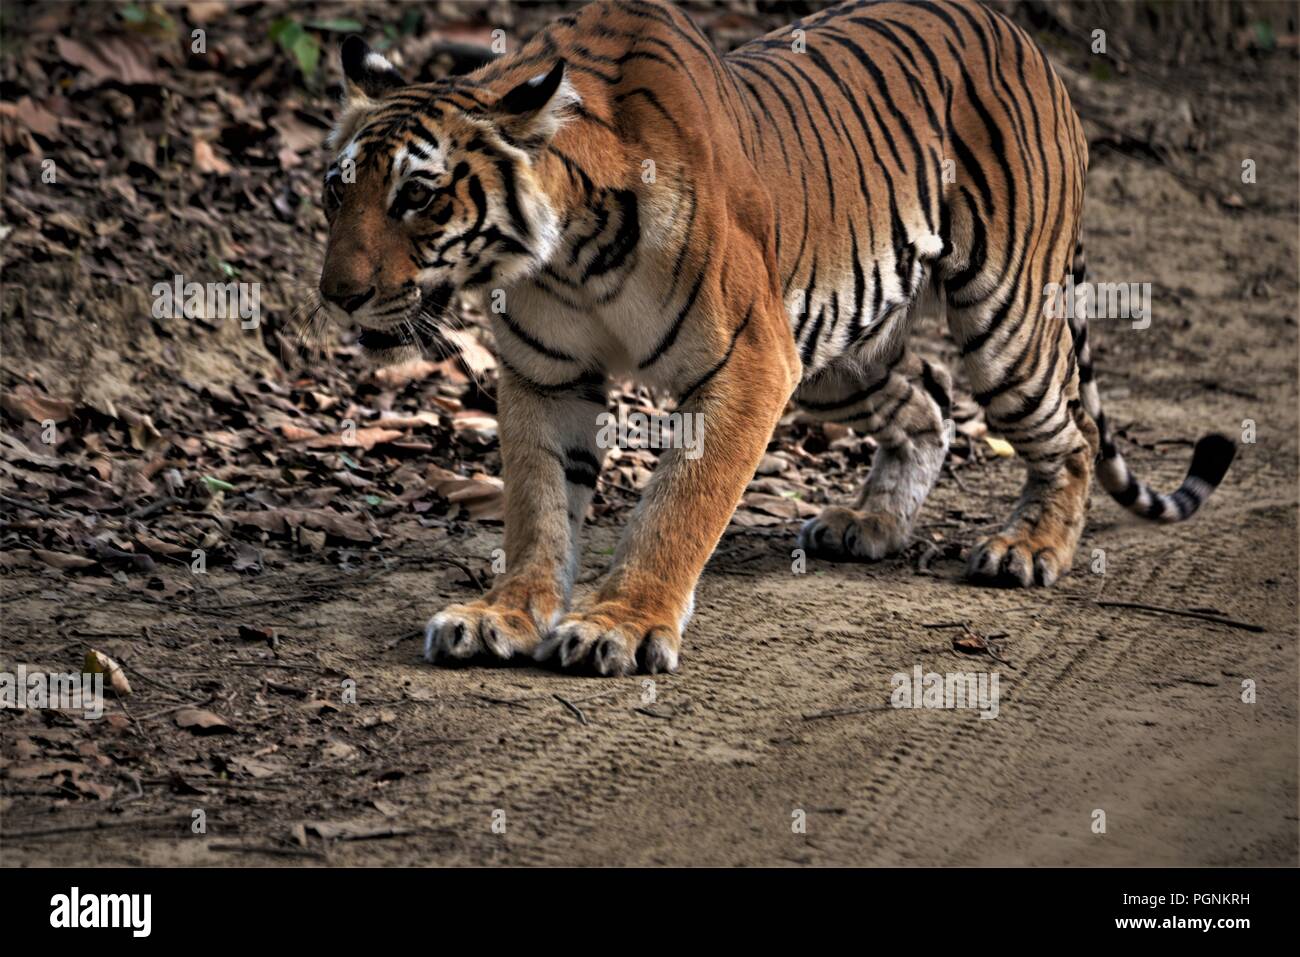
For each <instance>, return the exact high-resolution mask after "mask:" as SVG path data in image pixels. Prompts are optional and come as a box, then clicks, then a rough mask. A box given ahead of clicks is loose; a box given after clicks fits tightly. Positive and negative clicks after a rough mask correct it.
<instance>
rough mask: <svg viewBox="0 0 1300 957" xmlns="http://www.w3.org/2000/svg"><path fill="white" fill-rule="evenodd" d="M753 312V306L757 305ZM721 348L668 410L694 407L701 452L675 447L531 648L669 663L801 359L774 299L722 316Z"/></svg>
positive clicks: (649, 664) (564, 656)
mask: <svg viewBox="0 0 1300 957" xmlns="http://www.w3.org/2000/svg"><path fill="white" fill-rule="evenodd" d="M760 309H761V312H762V314H761V315H760V314H759V312H760ZM728 318H729V319H731V321H730V322H729V323H727V322H724V323H723V324H722V325H723V327H724V328H725V329H729V330H736V334H735V339H734V341H733V343H732V346H731V349H730V352H729V354H728V355H727V356H726V357H724V358H723V359H722V360H721V361H720V362H719V363H718V364H717V365H715V366H714V367H713V368H712V369H711V370H710V371H709V372H707V373H706V375H705V377H704V378H703V379H702V380H700V381H697V382H696V383H695V384H694V385H693V386H692V388H691V389H689V390H688V391H689V395H688V397H687V401H685V402H683V403H682V406H681V407H680V409H679V410H678V411H679V412H681V413H683V414H693V413H697V412H698V413H702V415H703V419H702V420H701V421H702V425H703V436H702V442H701V443H700V445H699V446H698V449H699V456H698V457H697V458H693V457H690V456H688V455H687V454H686V452H685V450H683V449H680V448H673V449H670V450H668V451H667V452H665V453H664V454H662V455H661V456H660V459H659V464H658V467H657V468H656V470H655V474H654V476H653V478H652V479H651V480H650V483H649V485H648V486H647V487H646V490H645V492H644V493H643V495H642V498H641V501H640V503H638V505H637V508H636V510H635V512H634V513H633V516H632V520H631V522H630V524H629V526H628V528H627V530H626V531H625V533H624V535H623V538H622V541H621V542H620V544H619V547H618V550H617V552H616V553H615V556H614V563H613V567H612V568H611V570H610V572H609V573H608V575H607V576H606V578H605V579H604V581H603V582H602V584H601V585H600V587H599V588H598V589H597V591H596V592H595V594H594V595H593V596H591V597H590V598H589V599H587V600H586V601H584V602H583V603H582V604H581V605H580V606H579V607H578V608H576V609H575V610H574V611H573V612H572V613H571V614H569V615H568V616H566V617H565V618H564V620H563V621H561V622H560V624H559V626H558V627H557V628H556V629H555V630H554V632H553V633H552V634H551V635H550V636H549V637H548V638H547V639H546V640H545V641H543V642H542V643H541V644H540V645H539V646H538V648H537V651H536V653H535V657H537V658H538V659H539V660H540V659H545V658H548V657H550V656H551V655H557V656H558V657H559V661H560V664H561V665H562V666H563V667H565V668H583V669H587V668H594V670H595V671H596V672H597V673H599V674H601V675H621V674H628V673H630V672H632V671H635V670H636V668H637V666H638V664H640V665H641V666H642V667H643V668H644V670H646V671H648V672H650V673H652V674H653V673H657V672H661V671H675V670H677V665H678V652H679V650H680V647H681V634H682V631H683V629H684V628H685V627H686V622H687V620H688V619H689V618H690V615H691V612H692V611H693V608H694V593H695V583H696V581H697V580H698V579H699V576H700V572H701V571H703V569H704V565H705V563H706V562H707V561H708V559H709V556H710V555H711V554H712V553H713V549H714V547H715V546H716V545H717V543H718V539H719V538H721V537H722V533H723V532H724V531H725V530H726V527H727V523H728V522H729V521H730V520H731V515H732V512H733V511H735V508H736V503H737V502H738V501H739V500H740V496H741V494H742V493H743V492H744V490H745V485H746V483H748V482H749V480H750V479H751V478H752V477H753V475H754V470H755V469H756V468H757V467H758V463H759V460H760V459H761V458H762V456H763V452H764V450H765V449H766V448H767V443H768V439H769V438H770V437H771V434H772V430H773V429H774V428H775V427H776V423H777V420H778V419H779V418H780V416H781V412H782V410H783V409H784V408H785V405H786V402H787V401H788V400H789V397H790V395H791V393H792V392H793V391H794V387H795V384H796V382H797V381H798V376H799V359H798V356H797V355H796V353H795V351H794V346H793V340H792V339H791V336H790V333H789V330H788V327H787V326H786V322H785V317H784V314H783V313H782V312H781V311H780V306H779V304H778V300H777V299H776V297H775V296H773V297H772V301H771V304H770V305H768V306H766V307H760V305H758V304H756V305H755V306H754V307H753V308H752V310H751V312H750V313H748V314H747V313H744V312H741V313H739V314H736V315H734V317H731V316H729V317H728Z"/></svg>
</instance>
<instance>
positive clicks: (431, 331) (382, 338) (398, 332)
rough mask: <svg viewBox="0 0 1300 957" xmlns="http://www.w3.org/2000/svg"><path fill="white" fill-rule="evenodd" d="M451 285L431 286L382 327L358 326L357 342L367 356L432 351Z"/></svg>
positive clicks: (438, 337)
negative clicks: (406, 309)
mask: <svg viewBox="0 0 1300 957" xmlns="http://www.w3.org/2000/svg"><path fill="white" fill-rule="evenodd" d="M455 291H456V290H455V289H454V288H453V287H451V286H449V285H442V286H435V287H433V288H432V289H430V290H428V291H426V292H425V293H424V294H423V295H421V296H420V299H419V301H418V302H417V303H416V304H415V306H414V308H413V309H412V310H411V312H410V313H409V314H408V315H406V316H405V317H403V318H401V319H398V320H397V321H395V322H393V323H392V324H391V325H388V326H387V327H385V328H383V329H376V328H373V327H371V326H362V327H361V330H360V332H359V333H358V334H357V344H358V345H360V346H361V348H362V349H363V350H364V351H365V352H366V353H367V354H368V355H370V356H374V357H393V356H396V355H400V354H404V353H407V352H410V351H419V352H436V351H437V349H438V346H439V345H440V344H441V342H442V341H443V339H444V336H443V328H444V327H445V326H446V325H447V324H448V323H447V321H446V319H445V315H446V312H447V309H448V307H449V306H450V304H451V299H452V296H453V295H454V294H455Z"/></svg>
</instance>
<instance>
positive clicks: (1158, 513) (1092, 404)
mask: <svg viewBox="0 0 1300 957" xmlns="http://www.w3.org/2000/svg"><path fill="white" fill-rule="evenodd" d="M1071 273H1072V275H1073V278H1074V282H1075V286H1076V287H1078V286H1079V285H1080V284H1081V283H1083V282H1084V281H1085V280H1086V279H1087V262H1086V260H1085V258H1084V254H1083V241H1082V239H1081V238H1080V240H1079V242H1078V243H1077V244H1076V245H1075V247H1074V260H1073V262H1072V263H1071ZM1082 312H1083V310H1081V309H1078V308H1075V309H1072V310H1070V311H1069V312H1068V313H1067V315H1068V316H1069V320H1068V321H1069V324H1070V333H1071V335H1072V336H1073V337H1074V352H1075V357H1076V358H1077V359H1078V363H1079V395H1080V398H1081V399H1082V401H1083V408H1084V411H1085V412H1087V413H1088V415H1089V416H1091V417H1092V419H1093V421H1094V422H1096V424H1097V431H1098V432H1099V433H1100V437H1101V446H1100V450H1099V451H1098V454H1097V480H1098V481H1099V482H1100V483H1101V487H1102V488H1104V489H1105V490H1106V491H1107V492H1109V493H1110V496H1111V498H1113V499H1114V500H1115V501H1116V502H1118V503H1119V504H1120V505H1122V506H1123V507H1124V508H1126V509H1128V510H1129V511H1130V512H1132V513H1133V514H1134V515H1137V516H1139V517H1141V518H1145V519H1148V520H1150V521H1153V522H1181V521H1183V520H1184V519H1188V518H1191V517H1192V515H1194V514H1195V513H1196V510H1197V509H1199V508H1200V507H1201V506H1202V505H1204V504H1205V502H1206V500H1207V499H1208V498H1209V497H1210V495H1212V494H1213V492H1214V490H1215V489H1216V488H1218V486H1219V483H1220V482H1222V481H1223V477H1224V475H1226V474H1227V472H1228V466H1230V465H1231V464H1232V460H1233V457H1234V456H1235V455H1236V454H1237V444H1236V443H1235V442H1233V441H1232V439H1230V438H1228V437H1227V436H1226V435H1219V434H1217V433H1211V434H1209V435H1205V436H1202V437H1201V438H1200V440H1199V441H1198V442H1197V443H1196V448H1195V449H1194V450H1193V452H1192V464H1191V466H1190V467H1189V468H1188V469H1187V477H1186V478H1184V479H1183V484H1182V485H1180V486H1179V487H1178V489H1177V491H1175V492H1173V493H1172V494H1165V493H1163V492H1157V491H1156V490H1155V489H1153V488H1152V487H1151V486H1149V485H1147V484H1146V483H1145V482H1142V481H1140V480H1139V479H1138V478H1137V477H1136V476H1135V475H1134V474H1133V473H1132V472H1131V471H1129V467H1128V465H1127V464H1125V462H1124V457H1123V456H1122V455H1120V452H1119V449H1118V448H1117V447H1116V445H1115V437H1114V435H1112V434H1111V430H1110V423H1109V422H1108V421H1107V420H1106V414H1105V413H1104V412H1103V411H1102V410H1101V396H1100V394H1099V393H1098V391H1097V382H1096V379H1095V378H1094V375H1093V366H1092V353H1091V350H1090V349H1089V348H1088V319H1087V317H1086V316H1085V315H1082V314H1081V313H1082Z"/></svg>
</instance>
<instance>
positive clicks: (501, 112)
mask: <svg viewBox="0 0 1300 957" xmlns="http://www.w3.org/2000/svg"><path fill="white" fill-rule="evenodd" d="M581 101H582V98H581V97H580V96H579V95H578V91H577V90H575V89H574V88H573V84H571V83H570V82H569V80H568V78H567V77H566V76H565V63H564V60H562V59H561V60H556V61H555V66H553V67H551V69H550V70H549V71H548V72H546V73H542V74H539V75H538V76H535V77H533V78H532V79H531V80H527V81H525V82H523V83H520V84H519V85H518V86H516V87H515V88H514V89H513V90H510V91H509V92H508V93H506V94H505V95H504V96H502V97H501V99H499V100H498V101H497V104H496V108H495V110H494V112H495V113H496V121H497V125H498V126H499V127H500V128H501V130H502V132H504V133H505V134H506V135H507V136H509V137H510V138H511V139H513V140H515V141H517V142H519V143H521V144H524V145H540V144H544V143H546V141H548V140H549V139H550V138H551V137H552V136H554V135H555V133H556V131H557V130H559V128H560V126H561V125H563V123H564V120H565V119H566V118H567V115H568V111H569V109H570V108H571V107H572V106H574V105H575V104H577V103H580V102H581Z"/></svg>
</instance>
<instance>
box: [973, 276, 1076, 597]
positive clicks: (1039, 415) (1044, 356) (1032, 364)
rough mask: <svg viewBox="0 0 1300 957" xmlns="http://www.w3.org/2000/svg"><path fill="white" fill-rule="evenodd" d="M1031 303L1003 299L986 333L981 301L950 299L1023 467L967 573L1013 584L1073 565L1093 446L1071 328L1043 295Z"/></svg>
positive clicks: (984, 388)
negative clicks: (1005, 516)
mask: <svg viewBox="0 0 1300 957" xmlns="http://www.w3.org/2000/svg"><path fill="white" fill-rule="evenodd" d="M1016 298H1018V297H1016ZM1029 302H1030V307H1029V308H1028V309H1027V310H1025V311H1024V312H1021V311H1020V310H1018V309H1017V308H1016V307H1015V306H1012V307H1010V309H1009V310H1008V307H1006V306H1005V305H1004V306H1003V307H1002V309H1003V310H1007V311H1008V314H1007V315H1006V316H1005V317H1004V319H1003V321H1002V322H1001V323H1000V326H999V327H998V328H996V329H995V331H994V334H992V335H989V334H988V330H989V328H990V322H989V318H988V316H989V312H988V311H987V310H983V309H979V310H976V309H970V310H960V309H958V310H954V309H952V308H951V305H952V301H951V300H950V311H949V320H950V322H951V324H952V330H953V336H954V338H956V340H957V342H958V343H959V344H961V346H962V360H963V365H964V367H965V369H966V371H967V374H968V376H969V378H970V380H971V385H972V388H973V390H974V392H975V399H976V401H978V402H979V403H980V405H982V406H984V410H985V416H986V418H987V420H988V426H989V430H990V432H992V433H993V434H995V435H999V436H1001V437H1002V438H1004V439H1006V440H1007V441H1008V442H1010V443H1011V445H1012V447H1013V448H1014V449H1015V450H1016V452H1017V453H1018V454H1019V456H1020V458H1021V460H1022V461H1024V463H1025V465H1026V467H1027V469H1028V473H1029V474H1028V478H1027V480H1026V482H1025V486H1024V489H1023V491H1022V492H1021V495H1020V500H1019V501H1018V502H1017V503H1016V507H1015V509H1014V511H1013V512H1012V514H1011V518H1010V519H1009V520H1008V521H1007V523H1006V524H1005V525H1004V526H1003V527H1002V529H1001V530H1000V531H998V532H997V533H996V534H994V535H991V536H989V537H987V538H985V539H984V540H983V541H981V542H979V543H977V544H976V546H975V547H974V548H973V549H972V550H971V553H970V558H969V561H968V564H967V574H968V575H969V576H970V577H971V578H972V579H973V580H975V581H977V582H981V583H985V584H995V585H1006V586H1011V587H1017V586H1019V587H1027V586H1030V585H1051V584H1052V583H1053V582H1055V581H1056V579H1057V578H1059V577H1060V576H1061V575H1063V574H1065V573H1066V572H1067V571H1069V569H1070V566H1071V565H1072V563H1073V561H1074V553H1075V549H1076V548H1077V547H1078V544H1079V536H1080V534H1081V533H1082V531H1083V525H1084V518H1085V516H1086V513H1087V508H1088V492H1089V488H1090V485H1091V482H1092V474H1093V461H1094V459H1095V457H1096V454H1097V447H1098V434H1097V427H1096V425H1095V424H1094V423H1093V421H1092V419H1091V418H1089V417H1088V415H1087V414H1086V413H1085V412H1084V410H1083V407H1082V404H1081V403H1080V401H1079V380H1078V375H1077V364H1076V360H1075V353H1074V346H1073V342H1072V340H1071V337H1070V332H1069V329H1068V327H1067V325H1066V323H1065V321H1064V319H1063V318H1061V317H1060V316H1054V315H1052V314H1051V312H1050V311H1049V310H1047V309H1046V308H1044V303H1043V300H1041V299H1040V298H1038V297H1037V296H1031V297H1029ZM998 312H999V310H994V312H993V314H994V315H997V314H998ZM1003 330H1005V331H1003Z"/></svg>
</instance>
